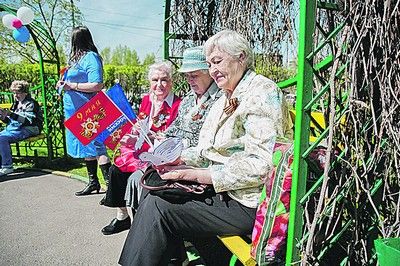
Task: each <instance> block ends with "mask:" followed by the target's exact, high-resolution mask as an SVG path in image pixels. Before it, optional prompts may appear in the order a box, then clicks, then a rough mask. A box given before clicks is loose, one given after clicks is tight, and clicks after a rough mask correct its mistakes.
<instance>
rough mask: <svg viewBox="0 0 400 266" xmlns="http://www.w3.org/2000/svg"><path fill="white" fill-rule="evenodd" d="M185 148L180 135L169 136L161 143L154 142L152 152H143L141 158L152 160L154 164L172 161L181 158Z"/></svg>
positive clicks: (147, 160)
mask: <svg viewBox="0 0 400 266" xmlns="http://www.w3.org/2000/svg"><path fill="white" fill-rule="evenodd" d="M182 149H183V143H182V139H181V138H178V137H172V138H167V139H165V140H163V141H162V142H160V143H157V141H156V142H155V143H154V150H153V151H152V152H142V153H141V154H139V159H140V160H142V161H146V162H151V163H152V164H153V165H157V166H158V165H163V164H167V163H172V162H174V161H175V160H176V159H178V158H179V156H180V155H181V152H182Z"/></svg>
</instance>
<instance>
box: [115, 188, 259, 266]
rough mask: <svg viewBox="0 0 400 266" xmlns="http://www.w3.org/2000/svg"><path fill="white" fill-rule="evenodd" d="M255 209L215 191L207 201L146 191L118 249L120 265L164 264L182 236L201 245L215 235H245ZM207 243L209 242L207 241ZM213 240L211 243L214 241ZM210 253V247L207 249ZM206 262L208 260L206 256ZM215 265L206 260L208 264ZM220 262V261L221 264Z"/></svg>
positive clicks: (249, 231)
mask: <svg viewBox="0 0 400 266" xmlns="http://www.w3.org/2000/svg"><path fill="white" fill-rule="evenodd" d="M255 215H256V209H253V208H248V207H245V206H243V205H241V204H240V203H238V202H237V201H235V200H232V199H230V198H227V199H226V200H224V201H222V200H221V199H220V197H219V195H218V194H217V195H216V196H214V197H213V198H212V199H211V200H210V201H207V202H201V201H189V202H186V203H183V204H177V203H170V202H168V201H166V200H164V199H162V198H159V197H157V196H154V195H151V194H147V195H146V197H145V198H144V199H143V200H142V201H141V203H140V205H139V209H138V211H137V213H136V216H135V219H134V220H133V223H132V226H131V229H130V231H129V234H128V236H127V238H126V240H125V244H124V247H123V250H122V253H121V257H120V260H119V263H120V264H121V265H144V266H146V265H148V266H154V265H167V263H168V261H169V260H170V258H171V257H172V256H173V254H176V250H175V249H176V248H177V247H180V246H181V245H182V241H183V239H188V240H190V241H192V243H193V244H194V246H195V247H196V242H197V241H198V243H200V246H201V247H200V249H199V251H200V255H201V256H202V257H203V258H204V257H206V256H205V255H206V254H202V253H203V252H207V250H204V247H206V246H207V245H206V244H205V243H207V242H208V241H204V240H215V239H216V238H215V237H216V236H217V235H248V234H251V233H252V229H253V225H254V219H255ZM208 243H210V242H208ZM216 243H217V242H215V241H214V243H212V244H211V245H210V247H212V246H214V245H217V244H216ZM209 252H210V253H212V252H213V250H209ZM206 262H207V260H206ZM213 264H214V265H218V263H212V262H210V261H208V263H207V265H213ZM220 265H221V264H220Z"/></svg>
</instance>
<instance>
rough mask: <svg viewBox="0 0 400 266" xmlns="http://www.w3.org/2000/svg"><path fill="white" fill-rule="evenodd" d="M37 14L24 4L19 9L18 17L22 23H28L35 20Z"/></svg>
mask: <svg viewBox="0 0 400 266" xmlns="http://www.w3.org/2000/svg"><path fill="white" fill-rule="evenodd" d="M34 16H35V14H34V13H33V11H32V9H30V8H29V7H26V6H23V7H20V8H19V9H18V10H17V17H18V18H19V19H20V20H21V21H22V24H24V25H27V24H29V23H31V22H32V21H33V18H34Z"/></svg>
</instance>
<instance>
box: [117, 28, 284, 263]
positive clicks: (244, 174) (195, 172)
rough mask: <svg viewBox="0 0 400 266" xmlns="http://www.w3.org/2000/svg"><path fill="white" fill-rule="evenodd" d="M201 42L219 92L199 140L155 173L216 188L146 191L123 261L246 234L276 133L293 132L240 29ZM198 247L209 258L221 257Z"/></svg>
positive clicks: (159, 258) (151, 259) (165, 257)
mask: <svg viewBox="0 0 400 266" xmlns="http://www.w3.org/2000/svg"><path fill="white" fill-rule="evenodd" d="M204 48H205V53H206V58H207V62H208V64H209V67H210V68H209V72H210V75H211V77H212V78H213V79H214V81H215V82H216V83H217V85H218V87H219V88H221V89H222V90H223V91H224V95H223V96H222V97H221V98H220V99H218V101H217V102H216V103H215V104H214V105H213V107H212V108H211V110H210V112H209V115H208V116H207V118H206V121H205V122H204V124H203V128H202V130H201V132H200V137H199V143H198V145H197V146H196V147H194V148H190V149H188V150H185V151H184V152H183V153H182V155H181V158H180V160H178V161H177V162H176V165H168V166H164V167H161V168H159V173H160V175H161V178H163V179H173V180H189V181H195V182H198V183H202V184H212V185H213V187H214V189H215V192H216V195H215V196H214V197H213V198H212V200H211V201H206V202H203V201H197V200H192V201H188V202H185V203H183V204H176V203H171V202H168V201H166V200H164V199H162V198H160V197H157V196H154V195H151V194H148V195H147V196H146V197H145V198H144V199H143V202H142V203H141V205H140V207H139V210H138V212H137V214H136V217H135V220H134V222H133V224H132V227H131V230H130V232H129V234H128V236H127V239H126V242H125V246H124V249H123V251H122V254H121V258H120V261H119V263H120V264H122V265H166V264H167V263H168V261H169V259H170V257H171V254H173V250H174V248H175V247H176V246H177V245H179V244H180V243H181V242H182V240H183V239H190V240H191V241H192V242H193V243H194V245H195V246H196V242H199V243H202V244H201V245H203V243H204V242H207V241H210V243H211V242H212V241H211V240H212V239H214V238H215V237H216V236H217V235H248V234H251V232H252V228H253V224H254V219H255V214H256V208H257V204H258V200H259V197H260V194H261V190H262V187H263V177H265V176H266V175H268V174H269V173H270V171H271V169H272V167H273V166H272V153H273V147H274V145H275V140H276V138H277V137H283V136H286V137H291V135H292V132H291V122H290V121H291V120H290V117H289V113H288V110H287V108H286V104H285V101H284V97H283V95H282V93H281V91H280V89H279V88H278V87H277V86H276V84H275V83H274V82H273V81H271V80H269V79H268V78H266V77H263V76H261V75H257V74H256V73H255V72H254V71H252V70H251V69H252V66H253V56H252V51H251V49H250V47H249V43H248V42H247V41H246V40H245V39H244V38H243V37H242V36H240V35H239V34H238V33H236V32H235V31H231V30H224V31H221V32H219V33H217V34H216V35H214V36H212V37H211V38H210V39H209V40H207V42H206V43H205V45H204ZM219 194H222V195H224V197H221V196H220V195H219ZM221 198H223V200H221ZM200 240H201V241H200ZM203 240H207V241H203ZM196 247H197V246H196ZM199 250H200V255H201V256H202V257H203V258H204V259H205V261H206V264H207V265H217V264H220V263H224V262H221V261H219V262H216V261H212V259H213V258H211V257H209V258H208V256H207V254H204V253H202V248H201V247H199ZM209 251H211V250H209ZM214 251H215V250H214ZM211 253H212V251H211ZM220 265H222V264H220ZM225 265H227V264H225Z"/></svg>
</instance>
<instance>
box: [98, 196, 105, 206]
mask: <svg viewBox="0 0 400 266" xmlns="http://www.w3.org/2000/svg"><path fill="white" fill-rule="evenodd" d="M105 202H106V196H104V197H103V198H102V199H101V200H100V201H99V204H100V205H104V203H105Z"/></svg>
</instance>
